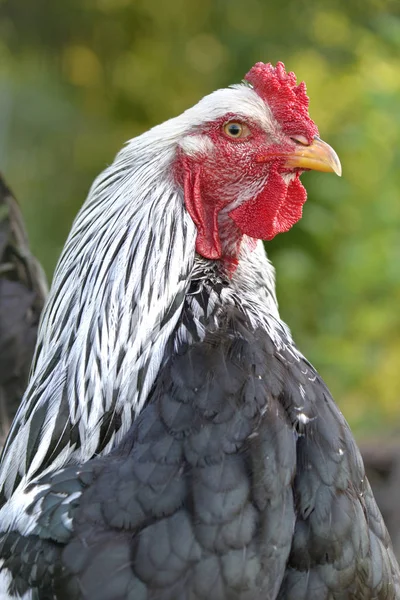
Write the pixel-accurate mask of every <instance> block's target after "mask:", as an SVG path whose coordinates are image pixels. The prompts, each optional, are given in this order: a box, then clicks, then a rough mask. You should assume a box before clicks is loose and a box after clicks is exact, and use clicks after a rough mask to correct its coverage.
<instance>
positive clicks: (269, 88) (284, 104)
mask: <svg viewBox="0 0 400 600" xmlns="http://www.w3.org/2000/svg"><path fill="white" fill-rule="evenodd" d="M245 80H246V81H247V82H248V83H250V84H251V85H252V86H253V88H254V90H255V91H256V92H257V94H258V95H259V96H261V98H262V99H263V100H264V101H265V102H266V103H267V104H268V106H269V108H270V109H271V112H272V114H273V115H274V117H275V119H276V120H277V121H278V123H280V125H281V127H282V130H283V131H284V133H286V134H287V135H289V136H290V135H298V134H303V135H306V137H307V138H308V139H309V141H310V142H311V140H312V138H313V137H314V136H316V135H318V128H317V126H316V124H315V123H314V121H313V120H312V119H311V118H310V116H309V114H308V105H309V99H308V96H307V90H306V84H305V83H304V81H302V82H301V83H300V84H299V85H297V82H296V75H295V74H294V73H292V72H289V73H286V70H285V65H284V64H283V63H282V62H278V63H277V65H276V67H273V66H272V65H271V63H262V62H258V63H256V64H255V65H254V67H252V68H251V69H250V71H249V72H248V73H247V75H246V77H245Z"/></svg>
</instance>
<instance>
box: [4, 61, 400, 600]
mask: <svg viewBox="0 0 400 600" xmlns="http://www.w3.org/2000/svg"><path fill="white" fill-rule="evenodd" d="M293 78H294V76H293V74H286V73H285V72H284V69H283V66H282V65H278V66H277V67H276V69H273V68H272V67H271V66H270V65H262V64H258V65H256V66H255V67H254V68H253V69H252V71H250V73H249V74H248V76H247V80H248V82H249V83H248V84H247V85H246V84H242V85H240V86H234V87H232V88H229V89H226V90H219V91H217V92H215V93H214V94H211V95H210V96H207V97H206V98H204V99H203V100H202V101H201V102H200V103H199V104H198V105H196V106H195V107H193V108H192V109H189V110H188V111H186V112H185V113H184V114H183V115H181V116H180V117H177V118H176V119H173V120H171V121H169V122H167V123H164V124H163V125H160V126H158V127H156V128H154V129H152V130H150V131H149V132H147V133H145V134H143V135H142V136H140V137H138V138H136V139H134V140H132V141H131V142H130V143H129V144H128V145H127V147H126V148H125V149H123V150H122V151H121V153H120V154H119V155H118V157H117V159H116V161H115V163H114V164H113V165H112V166H111V167H110V168H109V169H107V170H106V171H105V172H104V173H103V175H101V176H100V177H99V178H98V180H97V181H96V182H95V183H94V185H93V187H92V189H91V191H90V193H89V197H88V199H87V201H86V203H85V204H84V206H83V208H82V210H81V212H80V213H79V215H78V217H77V219H76V221H75V223H74V225H73V228H72V231H71V234H70V236H69V239H68V241H67V244H66V247H65V249H64V251H63V254H62V256H61V259H60V262H59V265H58V267H57V270H56V273H55V278H54V281H53V285H52V289H51V292H50V297H49V300H48V303H47V306H46V308H45V311H44V315H43V318H42V323H41V328H40V334H39V340H38V345H37V348H36V354H35V358H34V362H33V367H32V376H31V380H30V383H29V386H28V389H27V391H26V394H25V397H24V400H23V403H22V407H21V409H20V411H19V412H18V415H17V418H16V419H15V421H14V424H13V427H12V430H11V432H10V435H9V438H8V441H7V443H6V446H5V450H4V453H3V457H2V464H1V470H0V485H1V502H2V508H1V510H0V531H1V532H2V533H1V535H0V558H1V561H2V563H1V564H2V571H1V573H0V577H1V578H2V579H1V585H2V586H3V588H2V593H3V596H1V597H4V598H10V599H11V598H24V599H26V600H28V599H30V598H32V599H36V598H38V599H43V600H44V599H46V600H47V599H50V598H51V599H52V598H56V599H58V600H61V599H63V598H65V599H67V598H68V599H70V600H75V599H76V600H78V599H85V600H92V599H93V600H94V599H96V600H123V599H132V600H142V599H143V600H156V599H157V600H172V599H174V600H203V599H206V598H207V599H211V600H250V599H251V600H257V599H258V598H259V599H260V600H261V599H262V600H265V599H271V600H273V599H275V598H280V599H285V600H286V599H288V600H289V599H290V600H300V599H302V600H303V599H304V600H306V599H313V598H315V599H317V598H318V600H324V599H326V600H330V599H334V600H344V599H347V598H348V599H349V600H350V599H352V598H355V599H360V600H361V599H363V600H364V599H368V598H371V600H372V599H373V598H379V599H388V600H389V599H395V598H399V597H400V576H399V569H398V566H397V563H396V561H395V559H394V556H393V552H392V549H391V543H390V539H389V536H388V534H387V531H386V528H385V526H384V523H383V521H382V518H381V516H380V513H379V511H378V509H377V506H376V504H375V501H374V499H373V496H372V493H371V491H370V488H369V485H368V482H367V480H366V479H365V474H364V468H363V464H362V460H361V457H360V455H359V452H358V450H357V447H356V445H355V442H354V440H353V437H352V435H351V433H350V430H349V428H348V425H347V424H346V422H345V420H344V418H343V416H342V415H341V413H340V411H339V410H338V408H337V407H336V405H335V404H334V402H333V400H332V398H331V396H330V394H329V392H328V390H327V389H326V387H325V385H324V384H323V382H322V381H321V379H320V377H319V376H318V374H317V373H316V371H315V370H314V369H313V367H312V366H311V365H310V364H309V363H308V362H307V361H306V360H305V358H304V357H303V356H302V355H301V353H300V352H299V351H298V350H297V348H296V347H295V345H294V343H293V340H292V338H291V335H290V332H289V330H288V329H287V327H286V326H285V325H284V324H283V323H282V321H281V320H280V318H279V312H278V307H277V302H276V297H275V289H274V272H273V268H272V266H271V265H270V263H269V261H268V259H267V257H266V254H265V251H264V248H263V245H262V242H261V241H257V239H271V238H272V237H274V235H276V234H277V233H279V232H281V231H285V230H287V229H289V228H290V227H291V226H292V225H293V224H294V223H295V222H296V221H297V220H298V219H299V218H300V216H301V209H302V205H303V204H304V201H305V191H304V188H303V187H302V186H301V184H300V181H299V173H300V171H301V169H303V168H319V169H320V170H335V171H337V170H338V166H337V159H336V157H335V155H334V154H333V151H332V150H331V149H329V147H327V146H326V145H322V142H320V141H319V140H318V138H316V136H317V134H318V131H317V129H316V126H315V124H314V123H313V122H312V121H311V119H310V118H309V117H308V102H307V98H306V96H305V89H304V87H302V86H301V85H300V86H295V80H294V79H293ZM249 84H250V85H249ZM327 148H328V150H327ZM318 161H319V162H318ZM315 165H317V166H315Z"/></svg>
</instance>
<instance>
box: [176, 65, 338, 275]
mask: <svg viewBox="0 0 400 600" xmlns="http://www.w3.org/2000/svg"><path fill="white" fill-rule="evenodd" d="M216 102H217V103H219V112H217V113H216V111H215V110H214V107H215V103H216ZM308 105H309V99H308V97H307V93H306V87H305V84H304V83H303V82H302V83H300V84H299V85H297V83H296V76H295V74H294V73H291V72H290V73H286V71H285V67H284V65H283V63H281V62H279V63H278V64H277V65H276V67H273V66H272V65H271V64H269V63H268V64H264V63H261V62H260V63H257V64H256V65H254V67H253V68H252V69H251V70H250V71H249V72H248V73H247V75H246V77H245V81H244V82H243V83H242V84H240V85H237V86H232V87H231V88H229V89H227V90H219V91H217V92H214V94H210V95H209V96H207V97H206V98H204V99H203V100H202V101H201V102H200V103H199V104H198V105H197V107H198V108H199V109H200V110H202V111H203V113H204V115H205V118H204V120H203V122H201V123H200V124H199V125H198V126H197V127H196V129H195V130H194V131H191V132H190V134H189V135H187V136H186V137H185V138H184V139H183V140H182V141H181V143H180V147H179V151H178V158H177V164H176V177H177V179H178V182H179V184H180V185H181V186H182V187H183V189H184V199H185V204H186V208H187V210H188V212H189V214H190V216H191V218H192V220H193V222H194V223H195V225H196V227H197V240H196V251H197V252H198V254H200V255H201V256H203V257H205V258H208V259H222V260H226V261H227V262H228V263H230V264H231V265H233V266H234V264H235V263H236V264H237V255H238V252H239V249H240V244H241V241H242V238H243V235H247V236H250V237H251V238H256V239H262V240H271V239H272V238H273V237H274V236H275V235H276V234H278V233H281V232H284V231H287V230H288V229H290V228H291V227H292V226H293V225H294V224H295V223H296V222H297V221H298V220H299V219H300V218H301V215H302V207H303V204H304V203H305V201H306V198H307V193H306V190H305V188H304V187H303V185H302V183H301V182H300V175H301V173H302V172H303V171H304V170H309V169H314V170H318V171H328V172H334V173H336V174H338V175H340V174H341V166H340V162H339V159H338V157H337V155H336V153H335V151H334V150H333V149H332V148H331V147H330V146H328V144H326V143H325V142H323V141H322V140H320V139H319V137H318V135H319V134H318V128H317V126H316V124H315V123H314V121H313V120H312V119H311V118H310V116H309V114H308ZM187 112H189V111H187ZM207 113H208V118H207Z"/></svg>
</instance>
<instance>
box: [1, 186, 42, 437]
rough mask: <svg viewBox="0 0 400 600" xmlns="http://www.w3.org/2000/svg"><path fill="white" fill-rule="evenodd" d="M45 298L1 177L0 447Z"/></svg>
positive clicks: (13, 203) (15, 207)
mask: <svg viewBox="0 0 400 600" xmlns="http://www.w3.org/2000/svg"><path fill="white" fill-rule="evenodd" d="M46 294H47V283H46V278H45V275H44V273H43V270H42V269H41V267H40V265H39V263H38V262H37V260H36V259H35V258H34V257H33V256H32V254H31V252H30V250H29V244H28V239H27V235H26V231H25V228H24V224H23V221H22V216H21V212H20V209H19V207H18V204H17V202H16V200H15V198H14V197H13V195H12V193H11V192H10V190H9V189H8V187H7V186H6V184H5V183H4V181H3V179H2V178H1V176H0V438H1V439H0V445H2V444H3V442H4V438H5V436H6V435H7V432H8V429H9V426H10V424H11V421H12V419H13V418H14V415H15V413H16V411H17V409H18V406H19V403H20V400H21V398H22V395H23V393H24V391H25V387H26V383H27V380H28V375H29V369H30V364H31V360H32V355H33V351H34V348H35V344H36V335H37V327H38V322H39V317H40V313H41V311H42V308H43V304H44V300H45V297H46Z"/></svg>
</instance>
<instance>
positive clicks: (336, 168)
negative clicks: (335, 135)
mask: <svg viewBox="0 0 400 600" xmlns="http://www.w3.org/2000/svg"><path fill="white" fill-rule="evenodd" d="M285 157H286V162H285V167H287V168H288V169H312V170H313V171H324V172H325V173H336V175H339V177H340V176H341V174H342V165H341V164H340V160H339V157H338V155H337V154H336V152H335V151H334V149H333V148H331V146H329V144H327V143H326V142H323V141H322V140H320V139H319V138H318V137H315V138H314V139H313V141H312V143H311V144H310V145H309V146H308V145H303V144H302V143H298V144H297V146H296V148H295V149H294V150H293V152H289V153H288V154H285Z"/></svg>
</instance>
